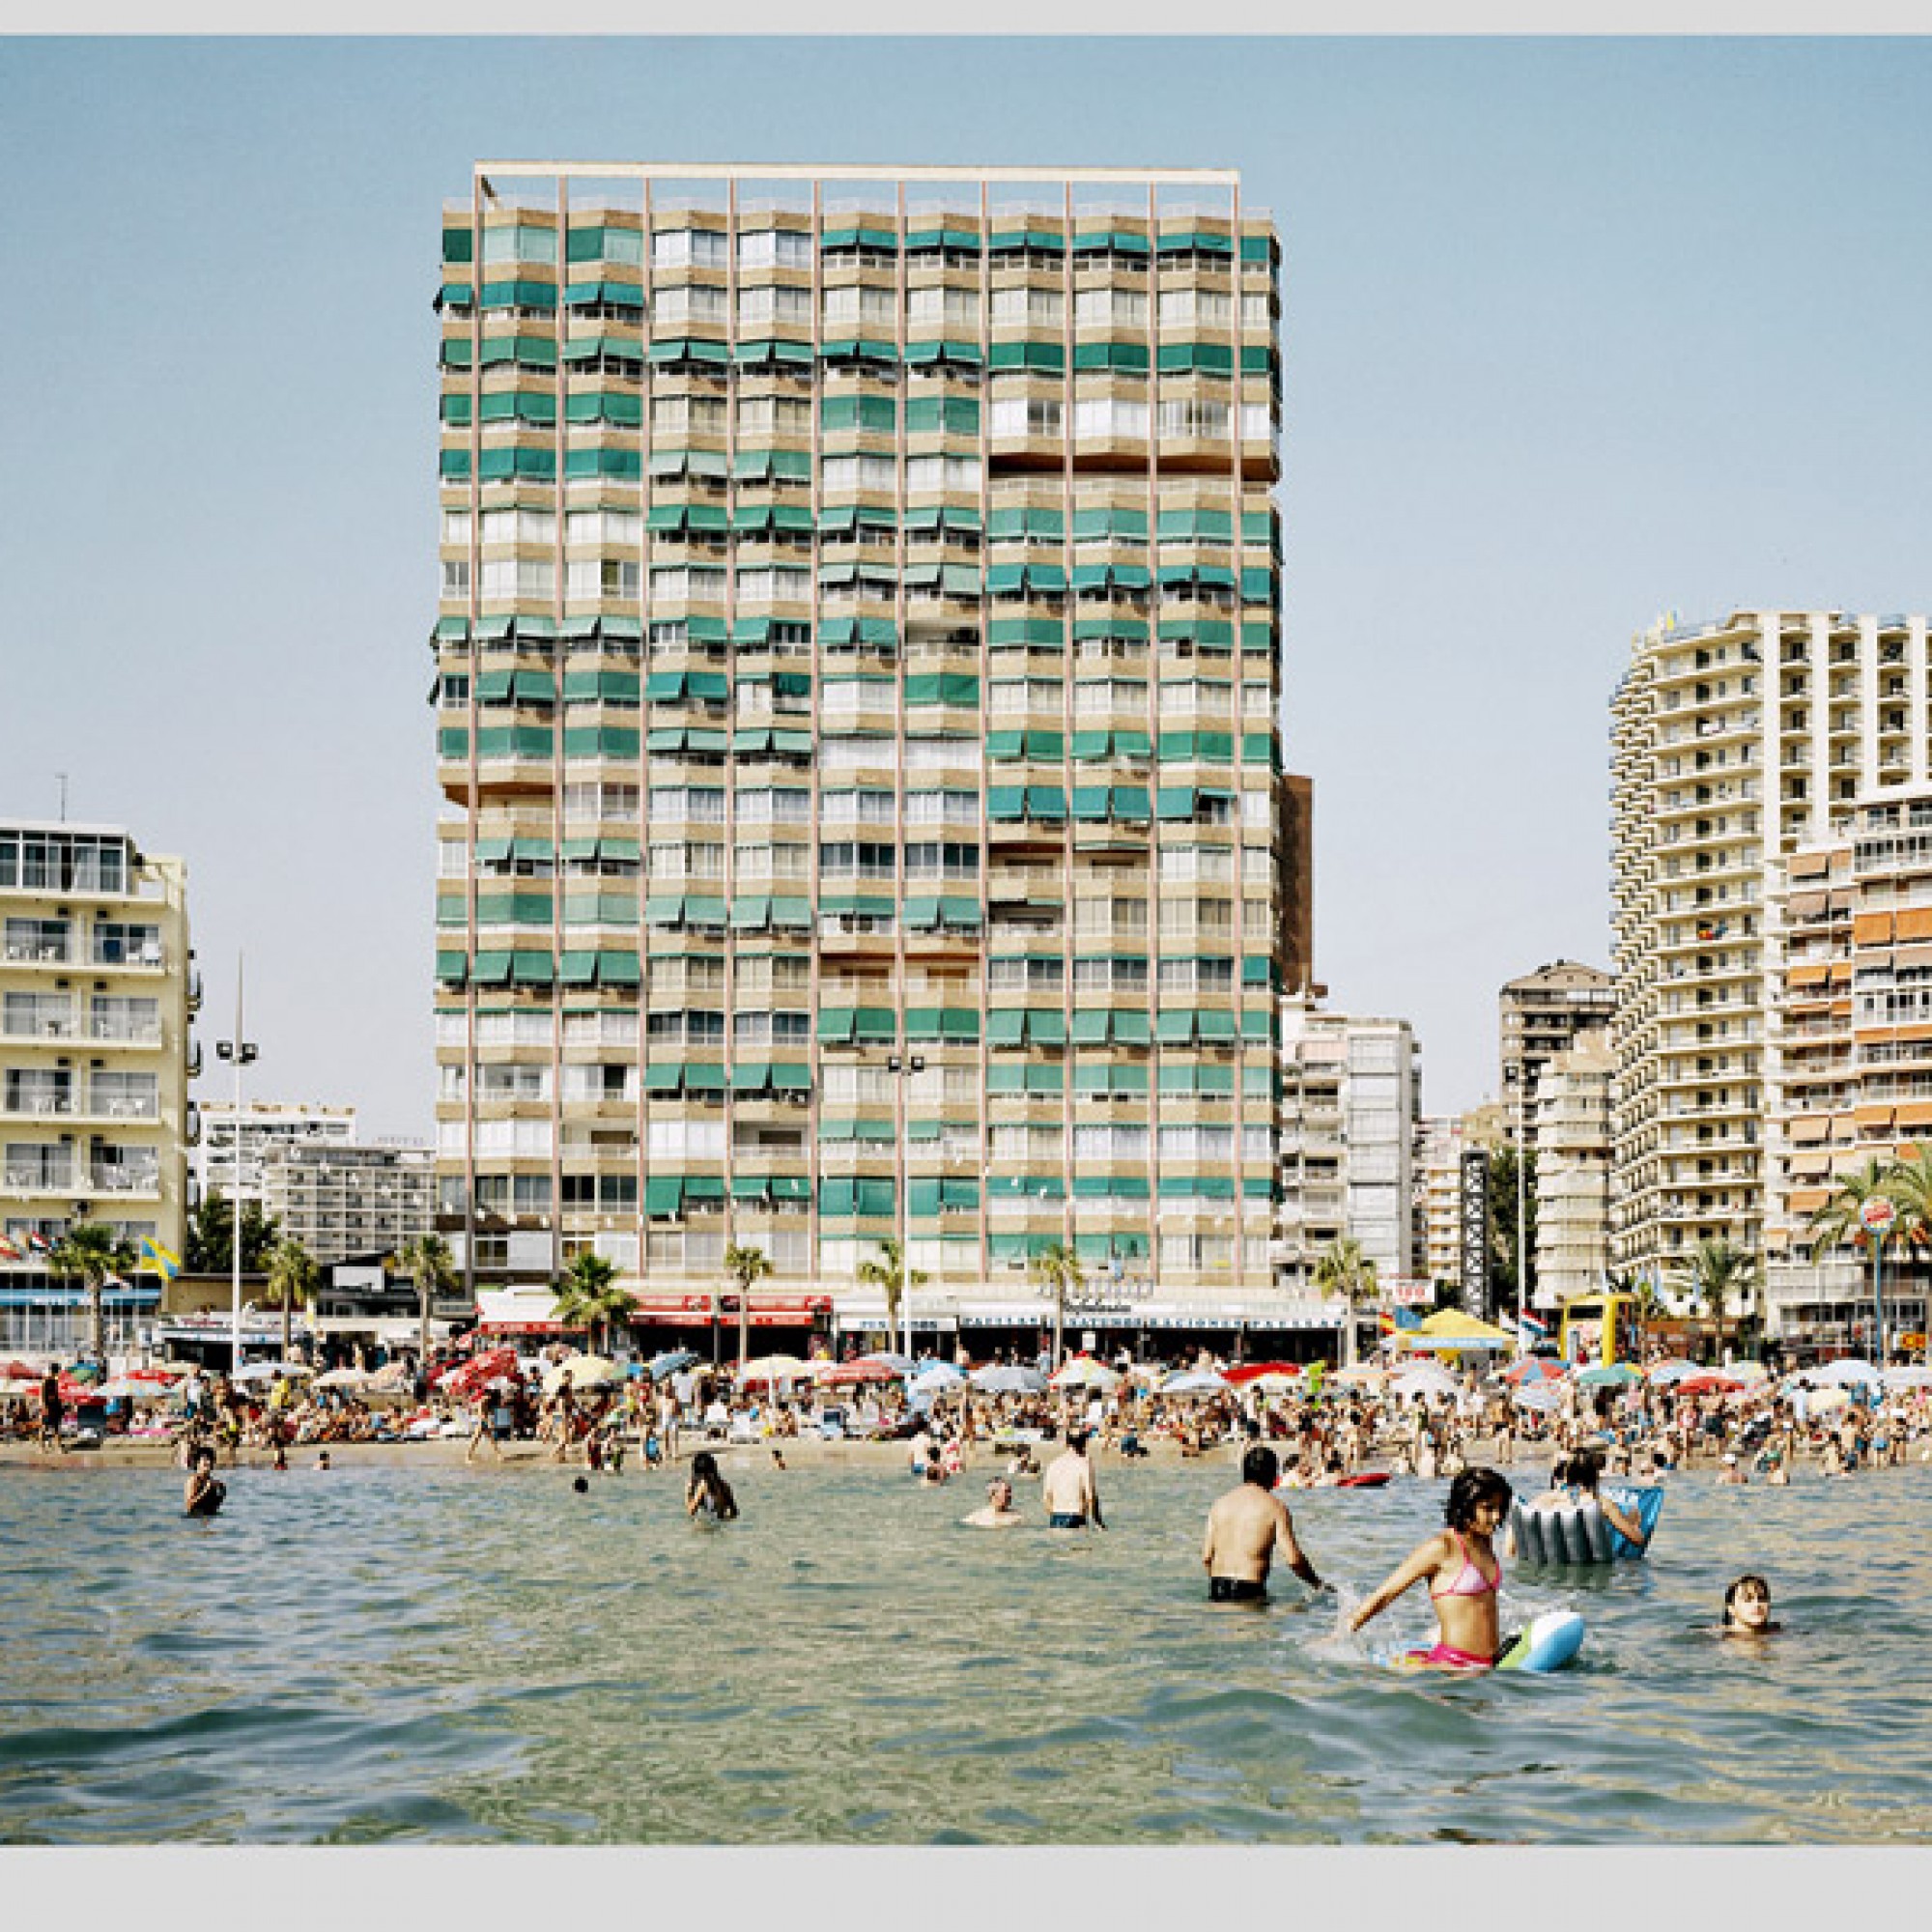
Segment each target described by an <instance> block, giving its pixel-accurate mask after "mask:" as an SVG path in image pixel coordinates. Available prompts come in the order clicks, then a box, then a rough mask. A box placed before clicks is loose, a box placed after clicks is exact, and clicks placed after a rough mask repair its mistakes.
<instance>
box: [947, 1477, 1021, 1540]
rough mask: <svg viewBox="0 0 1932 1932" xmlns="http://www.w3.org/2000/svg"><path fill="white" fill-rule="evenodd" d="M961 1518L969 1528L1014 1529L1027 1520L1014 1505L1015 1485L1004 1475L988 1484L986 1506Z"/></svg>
mask: <svg viewBox="0 0 1932 1932" xmlns="http://www.w3.org/2000/svg"><path fill="white" fill-rule="evenodd" d="M960 1520H961V1521H962V1522H963V1523H964V1524H965V1525H966V1527H967V1528H968V1529H1012V1528H1014V1527H1015V1526H1016V1525H1018V1524H1019V1523H1022V1522H1024V1521H1025V1520H1026V1518H1025V1517H1023V1516H1021V1514H1020V1513H1019V1511H1018V1510H1016V1509H1015V1508H1014V1507H1013V1486H1012V1484H1010V1483H1009V1482H1008V1481H1007V1479H1006V1477H1004V1476H995V1477H994V1478H993V1480H992V1481H991V1482H990V1483H988V1484H987V1485H986V1507H985V1508H984V1509H976V1510H975V1511H974V1512H973V1514H972V1515H971V1516H969V1517H962V1518H961V1519H960Z"/></svg>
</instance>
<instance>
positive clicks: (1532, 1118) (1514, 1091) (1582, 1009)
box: [1497, 959, 1616, 1149]
mask: <svg viewBox="0 0 1932 1932" xmlns="http://www.w3.org/2000/svg"><path fill="white" fill-rule="evenodd" d="M1497 1004H1498V1007H1499V1009H1500V1013H1501V1022H1502V1024H1501V1035H1502V1078H1503V1084H1502V1103H1503V1106H1504V1108H1505V1110H1506V1111H1507V1113H1508V1115H1509V1120H1510V1138H1511V1140H1512V1141H1514V1140H1515V1139H1516V1132H1517V1124H1516V1123H1517V1121H1518V1110H1519V1109H1520V1110H1521V1122H1522V1131H1523V1135H1524V1138H1525V1140H1526V1142H1527V1144H1528V1145H1529V1147H1531V1148H1532V1149H1533V1148H1534V1147H1535V1146H1536V1111H1537V1110H1536V1083H1537V1078H1538V1076H1539V1075H1540V1074H1541V1072H1542V1071H1543V1069H1544V1067H1546V1066H1547V1065H1548V1064H1549V1063H1550V1061H1552V1060H1553V1059H1555V1057H1556V1056H1557V1055H1558V1054H1559V1053H1565V1052H1568V1051H1569V1049H1570V1047H1571V1045H1572V1043H1573V1042H1574V1041H1575V1040H1576V1038H1577V1035H1578V1034H1579V1033H1583V1032H1586V1031H1588V1030H1589V1029H1591V1028H1593V1027H1604V1026H1607V1025H1609V1023H1610V1018H1611V1015H1612V1014H1613V1013H1614V1012H1615V1011H1616V982H1615V980H1613V979H1612V978H1611V976H1610V975H1609V974H1607V973H1605V971H1604V970H1603V969H1602V968H1601V967H1597V966H1583V965H1579V964H1578V963H1577V961H1576V960H1574V959H1558V960H1555V961H1554V962H1553V963H1551V964H1550V965H1548V966H1539V967H1538V968H1537V969H1536V971H1535V972H1534V973H1525V974H1524V975H1523V976H1522V977H1521V979H1520V980H1510V981H1509V982H1508V984H1507V985H1505V986H1504V987H1503V989H1502V993H1501V995H1500V997H1499V999H1498V1003H1497Z"/></svg>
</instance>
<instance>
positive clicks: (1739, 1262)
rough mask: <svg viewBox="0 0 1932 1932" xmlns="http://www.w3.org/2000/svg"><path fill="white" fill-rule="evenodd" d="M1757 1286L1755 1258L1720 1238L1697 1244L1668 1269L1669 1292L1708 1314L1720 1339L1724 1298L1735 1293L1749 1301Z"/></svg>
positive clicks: (1722, 1326) (1722, 1325)
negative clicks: (1673, 1291)
mask: <svg viewBox="0 0 1932 1932" xmlns="http://www.w3.org/2000/svg"><path fill="white" fill-rule="evenodd" d="M1756 1284H1757V1260H1756V1258H1755V1257H1754V1256H1752V1255H1747V1253H1746V1252H1745V1251H1744V1249H1742V1248H1739V1247H1734V1246H1733V1245H1732V1244H1731V1243H1730V1242H1729V1241H1727V1240H1725V1239H1724V1238H1723V1237H1722V1236H1719V1237H1718V1238H1716V1239H1714V1240H1704V1241H1699V1242H1698V1243H1697V1245H1696V1246H1695V1247H1694V1248H1692V1249H1691V1250H1690V1254H1689V1256H1687V1257H1686V1258H1685V1260H1683V1261H1681V1262H1679V1263H1678V1264H1676V1266H1675V1267H1673V1268H1672V1269H1671V1280H1670V1285H1671V1287H1672V1289H1673V1290H1675V1291H1676V1292H1677V1293H1680V1294H1683V1295H1685V1296H1687V1297H1688V1298H1689V1299H1690V1304H1691V1306H1692V1307H1693V1308H1694V1307H1699V1306H1701V1307H1703V1308H1705V1309H1706V1310H1708V1311H1709V1313H1710V1316H1711V1319H1712V1321H1713V1323H1714V1324H1715V1325H1716V1328H1717V1331H1718V1334H1719V1337H1720V1338H1721V1336H1722V1334H1723V1330H1724V1302H1725V1300H1726V1298H1727V1297H1728V1296H1729V1295H1730V1294H1731V1293H1733V1292H1734V1291H1735V1292H1736V1293H1737V1294H1738V1295H1739V1296H1740V1297H1742V1298H1745V1299H1748V1297H1749V1296H1750V1295H1751V1294H1752V1293H1753V1292H1754V1290H1755V1288H1756Z"/></svg>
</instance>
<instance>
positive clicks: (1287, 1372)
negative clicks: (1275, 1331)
mask: <svg viewBox="0 0 1932 1932" xmlns="http://www.w3.org/2000/svg"><path fill="white" fill-rule="evenodd" d="M1301 1372H1302V1371H1301V1364H1300V1363H1299V1362H1241V1363H1239V1364H1237V1365H1236V1367H1234V1368H1232V1369H1229V1370H1226V1371H1225V1372H1224V1373H1223V1375H1222V1377H1221V1379H1222V1380H1223V1381H1224V1382H1227V1383H1229V1384H1230V1385H1231V1386H1232V1387H1235V1388H1245V1387H1246V1386H1247V1385H1248V1383H1250V1382H1253V1381H1259V1380H1260V1379H1261V1378H1262V1377H1264V1376H1298V1375H1300V1374H1301Z"/></svg>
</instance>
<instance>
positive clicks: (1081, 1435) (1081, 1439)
mask: <svg viewBox="0 0 1932 1932" xmlns="http://www.w3.org/2000/svg"><path fill="white" fill-rule="evenodd" d="M1066 1446H1067V1447H1068V1448H1069V1449H1071V1450H1072V1451H1073V1452H1074V1454H1075V1455H1079V1456H1084V1455H1085V1454H1086V1453H1087V1432H1086V1431H1085V1430H1084V1429H1069V1430H1068V1431H1067V1432H1066Z"/></svg>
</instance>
